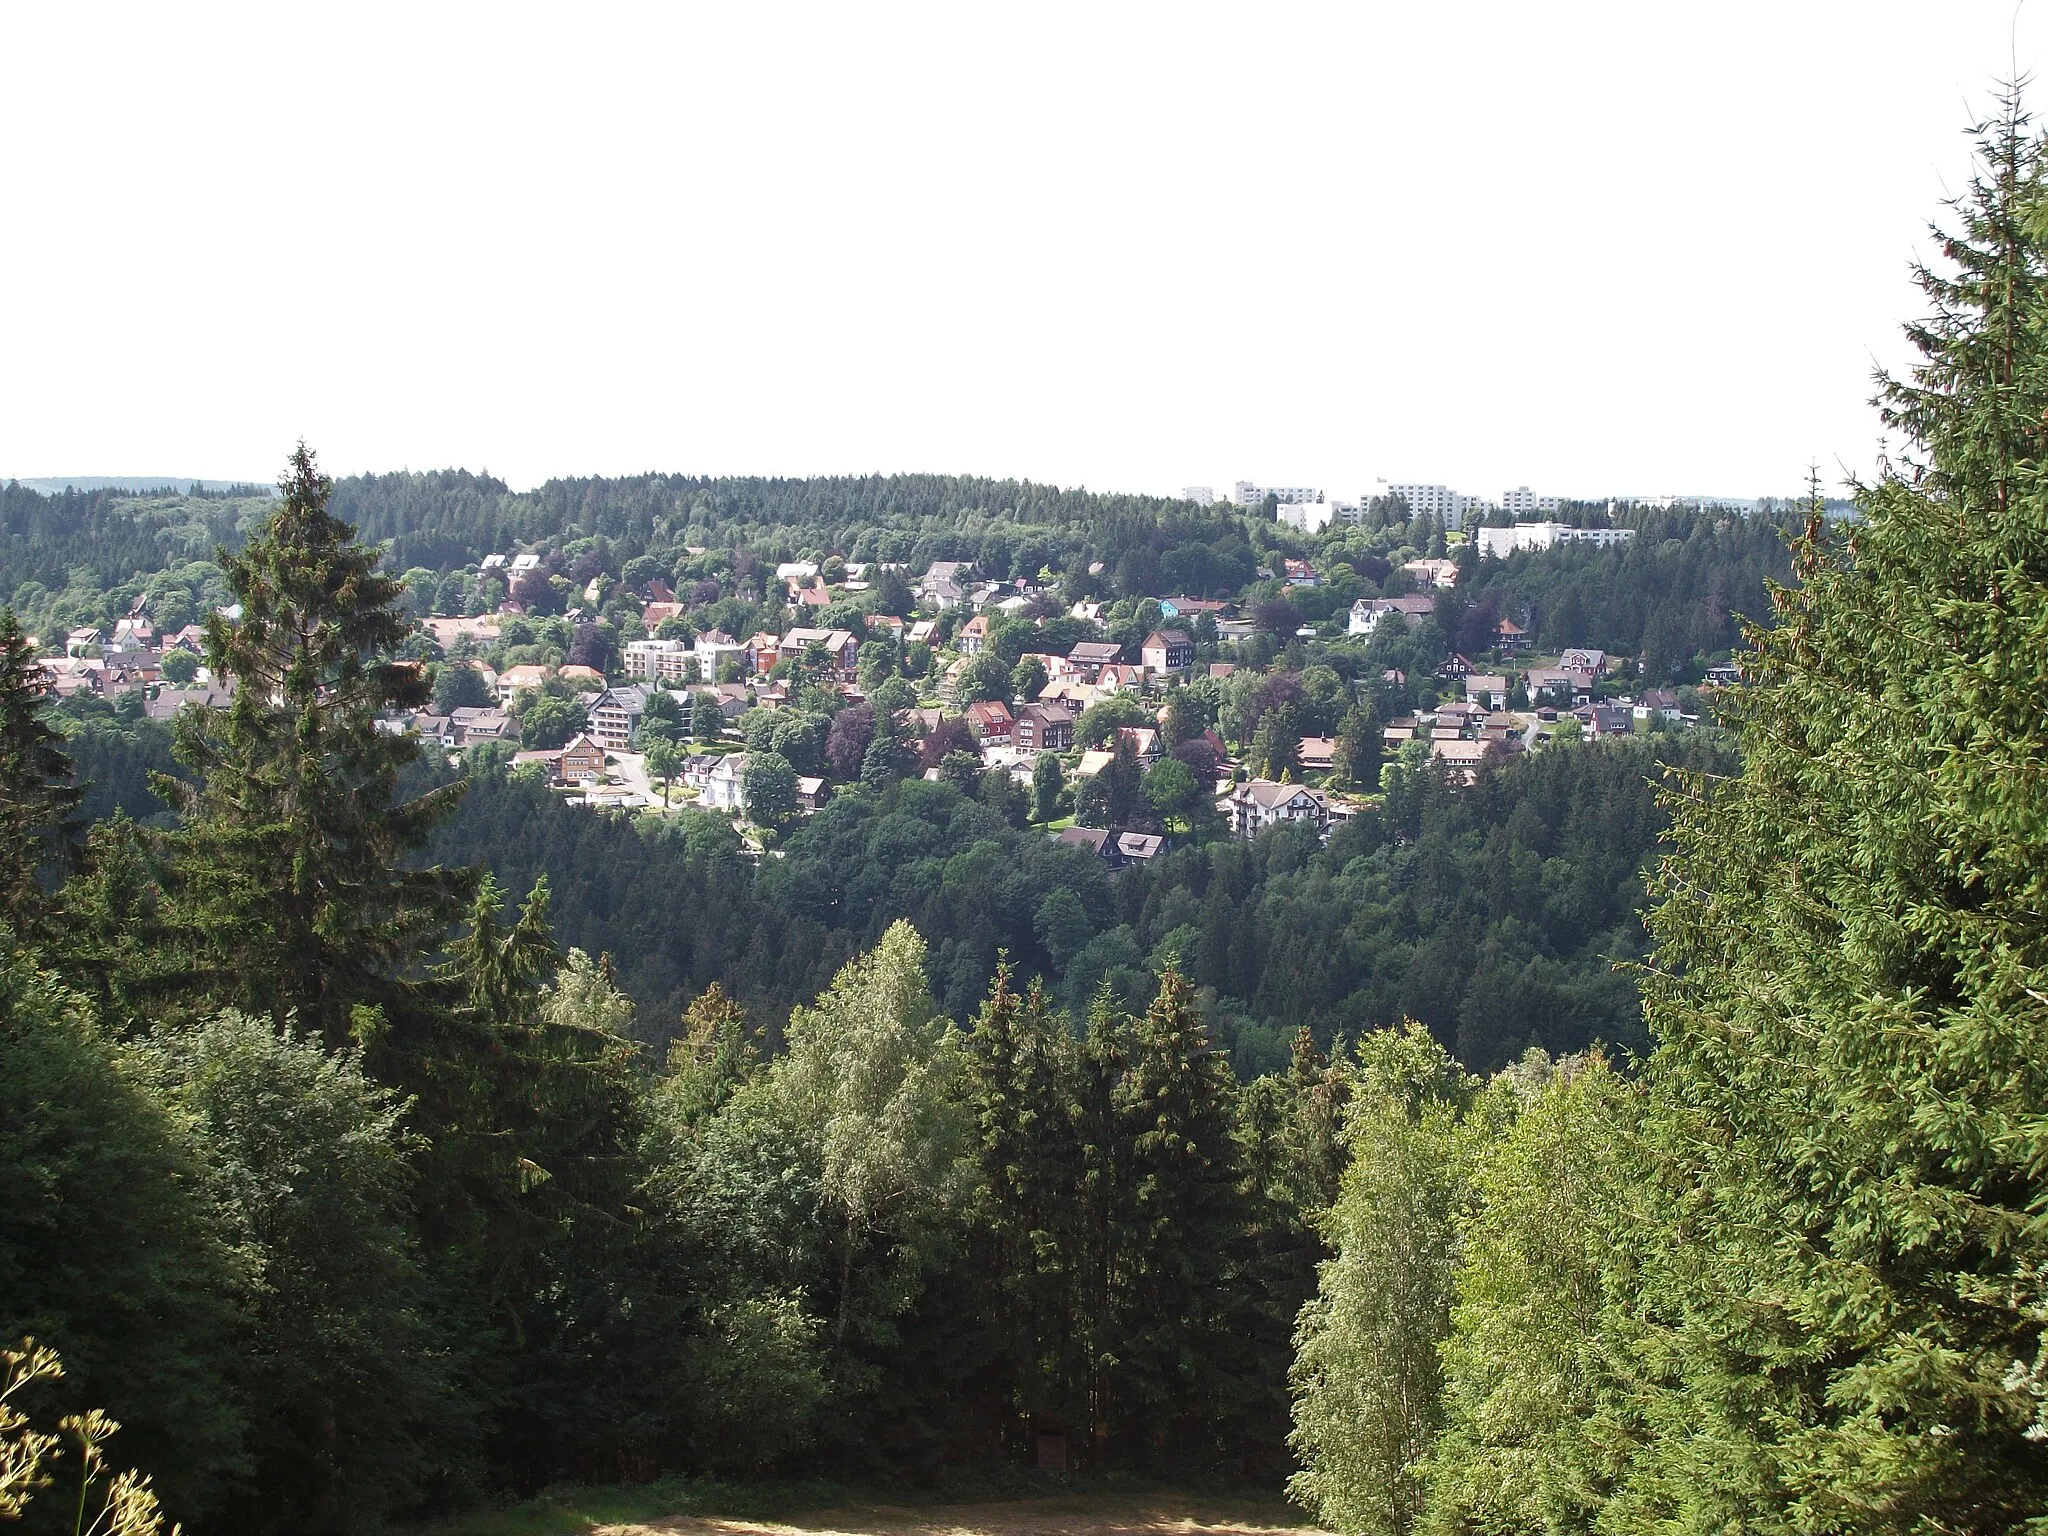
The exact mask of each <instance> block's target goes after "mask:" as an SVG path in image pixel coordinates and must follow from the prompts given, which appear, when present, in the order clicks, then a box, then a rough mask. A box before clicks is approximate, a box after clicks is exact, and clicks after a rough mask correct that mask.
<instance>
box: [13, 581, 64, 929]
mask: <svg viewBox="0 0 2048 1536" xmlns="http://www.w3.org/2000/svg"><path fill="white" fill-rule="evenodd" d="M44 678H45V674H44V671H43V668H42V665H41V663H39V662H38V661H37V660H36V656H35V651H34V649H33V648H32V647H31V646H30V645H29V642H28V636H27V635H25V634H23V633H22V632H21V625H20V623H19V622H17V621H16V619H15V617H14V610H13V609H11V608H10V609H7V610H5V611H4V612H0V922H5V923H6V924H7V925H8V927H10V928H12V929H13V930H14V932H15V933H16V935H18V936H20V937H22V938H36V937H39V936H41V935H42V933H43V928H44V921H43V920H44V915H45V912H46V909H47V907H48V904H49V903H48V899H47V897H46V896H45V894H44V888H43V885H42V882H41V880H40V879H39V878H38V877H39V876H40V875H41V874H42V872H43V871H44V870H45V869H46V868H48V867H49V866H51V865H52V864H55V863H61V862H63V861H64V860H65V856H66V855H67V854H68V852H69V850H70V847H71V840H72V838H73V837H74V836H75V835H76V829H75V828H74V827H73V826H72V823H71V812H72V810H73V809H74V808H75V807H76V806H77V804H78V801H79V797H80V794H81V791H80V789H79V787H78V786H77V785H76V784H74V783H73V782H72V770H71V759H70V758H69V757H67V756H66V755H65V753H64V749H63V746H62V745H61V743H62V742H63V740H64V738H63V736H62V735H60V734H59V733H58V731H57V730H56V728H55V727H54V726H52V725H51V724H50V722H49V719H48V717H47V715H46V714H45V709H44V704H45V700H44V694H43V684H44Z"/></svg>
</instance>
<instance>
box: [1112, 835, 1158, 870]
mask: <svg viewBox="0 0 2048 1536" xmlns="http://www.w3.org/2000/svg"><path fill="white" fill-rule="evenodd" d="M1115 842H1116V852H1117V862H1118V863H1119V864H1124V865H1130V864H1150V863H1151V862H1152V861H1153V860H1154V859H1156V858H1158V857H1159V854H1160V850H1161V849H1163V848H1165V846H1166V839H1165V838H1163V837H1161V836H1159V835H1158V834H1157V833H1153V832H1119V833H1117V835H1116V839H1115Z"/></svg>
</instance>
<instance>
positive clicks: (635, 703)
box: [590, 683, 651, 752]
mask: <svg viewBox="0 0 2048 1536" xmlns="http://www.w3.org/2000/svg"><path fill="white" fill-rule="evenodd" d="M650 691H651V690H649V689H648V688H647V687H646V686H645V685H644V684H640V683H629V684H627V685H626V686H625V687H623V688H607V689H606V690H605V691H604V692H603V693H602V694H600V695H599V696H598V700H597V702H596V703H595V704H593V705H591V706H590V734H591V736H592V737H594V738H595V739H596V741H597V744H598V745H599V746H601V747H603V748H605V749H606V750H607V751H611V752H626V751H630V750H631V749H632V746H633V735H634V733H635V732H636V731H638V730H639V728H640V717H641V716H642V715H644V714H646V713H647V696H648V694H649V692H650Z"/></svg>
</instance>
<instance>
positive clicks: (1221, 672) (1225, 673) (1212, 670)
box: [1209, 661, 1237, 679]
mask: <svg viewBox="0 0 2048 1536" xmlns="http://www.w3.org/2000/svg"><path fill="white" fill-rule="evenodd" d="M1236 671H1237V663H1236V662H1234V661H1212V662H1210V663H1209V675H1210V676H1211V677H1214V678H1219V679H1220V678H1225V677H1230V676H1232V675H1234V674H1235V673H1236Z"/></svg>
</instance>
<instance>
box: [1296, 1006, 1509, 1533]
mask: <svg viewBox="0 0 2048 1536" xmlns="http://www.w3.org/2000/svg"><path fill="white" fill-rule="evenodd" d="M1367 1043H1369V1044H1370V1045H1371V1046H1372V1047H1373V1049H1372V1050H1371V1051H1370V1052H1368V1053H1362V1055H1361V1063H1360V1067H1361V1070H1360V1072H1359V1074H1358V1078H1357V1081H1356V1083H1355V1085H1354V1087H1353V1092H1352V1100H1351V1108H1350V1112H1349V1115H1348V1118H1347V1123H1346V1128H1345V1136H1346V1139H1347V1141H1348V1142H1349V1144H1350V1148H1351V1165H1350V1167H1349V1168H1348V1169H1346V1171H1345V1173H1344V1179H1343V1186H1342V1190H1341V1193H1340V1194H1339V1195H1338V1198H1337V1203H1336V1204H1335V1205H1334V1206H1333V1207H1331V1209H1330V1212H1329V1215H1328V1217H1327V1219H1326V1225H1325V1231H1326V1234H1327V1236H1328V1239H1329V1241H1330V1245H1331V1247H1332V1248H1334V1249H1335V1250H1336V1257H1335V1258H1333V1259H1332V1260H1331V1261H1330V1262H1329V1263H1328V1264H1326V1265H1325V1266H1324V1267H1323V1271H1322V1275H1321V1279H1320V1283H1319V1286H1318V1292H1317V1296H1316V1299H1315V1301H1314V1302H1313V1303H1311V1304H1310V1306H1309V1307H1308V1308H1307V1309H1305V1310H1304V1311H1303V1313H1302V1316H1301V1322H1300V1327H1299V1332H1298V1335H1297V1338H1298V1346H1299V1347H1298V1351H1297V1354H1296V1357H1295V1362H1294V1367H1293V1381H1294V1390H1295V1410H1294V1435H1293V1443H1294V1447H1295V1450H1296V1451H1297V1453H1298V1454H1299V1456H1300V1458H1301V1470H1300V1471H1299V1472H1298V1473H1296V1474H1295V1476H1294V1478H1293V1480H1292V1481H1291V1482H1290V1484H1289V1491H1290V1492H1291V1493H1292V1494H1293V1495H1294V1497H1295V1498H1296V1499H1297V1500H1299V1501H1300V1502H1302V1503H1303V1504H1306V1505H1307V1506H1308V1507H1309V1508H1311V1509H1313V1510H1314V1511H1316V1513H1317V1514H1318V1515H1320V1516H1321V1518H1322V1519H1324V1520H1325V1521H1327V1522H1329V1523H1330V1524H1332V1525H1334V1526H1335V1527H1337V1528H1338V1529H1340V1530H1342V1531H1345V1532H1347V1533H1349V1532H1363V1533H1373V1536H1380V1533H1387V1536H1402V1533H1405V1532H1407V1531H1409V1530H1412V1529H1413V1528H1414V1526H1415V1523H1416V1520H1417V1518H1418V1517H1419V1516H1420V1514H1421V1512H1422V1507H1423V1497H1424V1491H1425V1485H1424V1483H1423V1481H1422V1479H1421V1477H1420V1476H1419V1472H1418V1464H1419V1462H1420V1461H1421V1459H1422V1458H1423V1457H1424V1456H1425V1455H1426V1454H1427V1453H1428V1451H1429V1449H1430V1447H1431V1446H1432V1445H1433V1444H1434V1442H1435V1439H1436V1434H1437V1430H1438V1428H1439V1426H1440V1424H1441V1422H1442V1416H1443V1409H1442V1390H1443V1377H1442V1365H1441V1363H1440V1361H1439V1358H1438V1346H1439V1345H1440V1343H1441V1342H1442V1340H1443V1339H1444V1337H1445V1335H1446V1334H1448V1333H1449V1332H1450V1320H1451V1303H1452V1297H1453V1293H1454V1286H1455V1282H1456V1276H1457V1268H1458V1259H1459V1242H1460V1224H1461V1221H1462V1219H1463V1217H1464V1216H1465V1213H1466V1211H1467V1208H1468V1206H1469V1204H1470V1202H1471V1199H1472V1174H1473V1169H1474V1164H1475V1162H1476V1159H1477V1156H1478V1154H1479V1149H1480V1147H1481V1146H1483V1143H1484V1138H1485V1134H1486V1117H1484V1116H1477V1117H1475V1116H1473V1115H1472V1114H1470V1113H1469V1110H1470V1108H1471V1106H1472V1104H1473V1101H1474V1095H1475V1091H1476V1084H1475V1083H1474V1082H1473V1081H1472V1080H1471V1079H1469V1078H1467V1077H1466V1076H1465V1075H1464V1074H1463V1073H1461V1072H1460V1071H1459V1070H1458V1068H1457V1066H1456V1064H1455V1063H1454V1062H1453V1061H1452V1060H1451V1059H1450V1057H1449V1056H1448V1055H1447V1054H1446V1053H1445V1052H1444V1050H1443V1048H1442V1047H1441V1046H1439V1045H1438V1044H1437V1043H1436V1042H1435V1041H1434V1040H1432V1039H1431V1038H1430V1037H1429V1035H1428V1034H1427V1033H1426V1032H1425V1031H1424V1030H1422V1029H1421V1028H1420V1026H1416V1025H1410V1026H1409V1027H1408V1029H1407V1030H1406V1031H1405V1032H1404V1033H1401V1034H1389V1035H1383V1036H1379V1037H1374V1038H1373V1039H1372V1040H1371V1041H1369V1042H1367Z"/></svg>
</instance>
